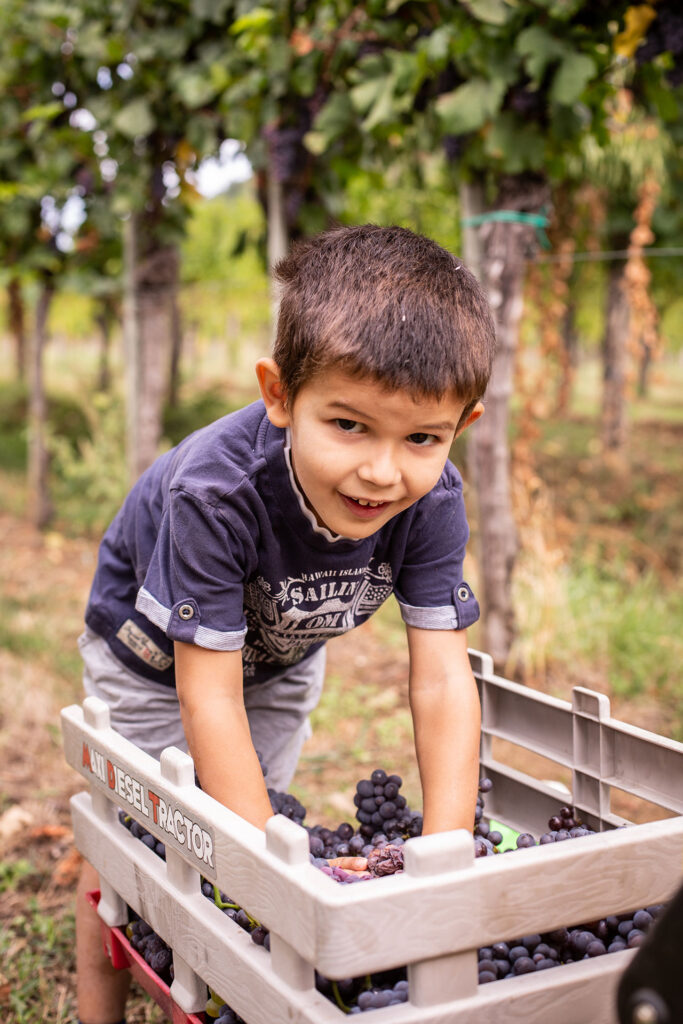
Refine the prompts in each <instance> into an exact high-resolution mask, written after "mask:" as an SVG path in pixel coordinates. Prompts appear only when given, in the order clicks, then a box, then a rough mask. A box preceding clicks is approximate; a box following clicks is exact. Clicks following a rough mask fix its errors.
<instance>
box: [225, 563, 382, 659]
mask: <svg viewBox="0 0 683 1024" xmlns="http://www.w3.org/2000/svg"><path fill="white" fill-rule="evenodd" d="M373 562H374V559H372V560H371V561H370V564H369V565H367V566H361V567H359V568H354V569H328V570H324V571H321V572H312V573H302V574H301V575H300V576H288V577H287V579H286V580H281V581H280V582H279V584H278V585H277V590H274V588H273V587H272V586H271V584H270V583H269V582H268V580H266V579H265V578H264V577H263V576H258V577H256V579H255V580H252V581H251V582H249V583H247V584H246V585H245V588H244V605H245V613H246V618H247V628H248V632H247V642H246V644H245V647H244V648H243V650H242V660H243V663H244V674H245V676H251V675H253V674H254V665H253V663H254V662H257V661H268V660H271V659H272V660H274V661H277V662H279V663H280V664H281V665H294V664H296V662H298V661H301V659H302V658H303V657H304V656H305V654H306V652H307V651H308V649H309V648H310V647H312V646H313V645H314V644H319V643H322V642H324V641H325V640H329V639H330V637H332V636H339V634H341V633H346V632H348V630H350V629H353V627H354V626H357V625H359V623H361V622H364V621H365V619H367V618H368V617H369V616H370V615H372V613H373V612H374V611H376V610H377V609H378V608H379V606H380V605H381V604H383V603H384V601H386V599H387V598H388V597H389V594H390V593H391V591H392V587H393V582H392V575H391V565H390V564H389V562H381V563H379V565H373ZM250 663H252V664H250Z"/></svg>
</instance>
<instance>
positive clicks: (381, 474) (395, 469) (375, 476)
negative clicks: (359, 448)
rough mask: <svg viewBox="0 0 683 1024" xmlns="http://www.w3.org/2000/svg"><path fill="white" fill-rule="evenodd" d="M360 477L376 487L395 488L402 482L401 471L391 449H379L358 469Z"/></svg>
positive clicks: (370, 454) (374, 450)
mask: <svg viewBox="0 0 683 1024" xmlns="http://www.w3.org/2000/svg"><path fill="white" fill-rule="evenodd" d="M358 476H359V478H360V479H361V480H363V481H365V482H366V483H370V484H372V485H373V486H375V487H393V486H395V485H396V484H398V483H400V482H401V469H400V467H399V465H398V462H397V461H396V459H395V457H394V455H393V453H392V452H391V450H390V449H389V448H386V447H381V448H380V447H377V448H375V449H373V451H372V452H371V453H369V455H368V456H367V458H366V459H365V460H364V462H363V463H362V465H361V466H359V467H358Z"/></svg>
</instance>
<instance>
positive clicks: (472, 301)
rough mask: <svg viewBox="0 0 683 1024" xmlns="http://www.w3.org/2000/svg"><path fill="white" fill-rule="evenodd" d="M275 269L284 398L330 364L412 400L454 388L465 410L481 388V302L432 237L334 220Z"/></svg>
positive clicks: (487, 354)
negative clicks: (338, 225)
mask: <svg viewBox="0 0 683 1024" xmlns="http://www.w3.org/2000/svg"><path fill="white" fill-rule="evenodd" d="M275 278H276V280H277V281H279V282H280V284H281V285H282V286H283V287H282V290H281V298H280V310H279V315H278V325H277V336H276V340H275V345H274V349H273V358H274V359H275V362H276V363H277V364H278V367H279V370H280V375H281V380H282V384H283V387H284V390H285V393H286V396H287V399H288V400H289V401H290V402H292V401H293V400H294V399H295V397H296V394H297V392H298V391H299V389H300V388H301V387H302V385H304V384H306V383H307V382H308V381H309V380H311V379H312V378H313V377H314V376H315V375H316V374H317V373H319V372H320V371H321V370H323V369H328V368H330V367H335V368H339V369H341V370H343V371H345V372H347V373H350V374H351V375H352V376H358V377H371V378H374V379H375V380H377V381H378V382H380V383H381V384H383V385H384V386H386V388H387V389H388V390H390V391H394V390H405V391H408V392H409V393H410V394H411V395H412V396H414V397H415V398H417V399H419V398H426V397H430V398H436V399H437V400H439V399H441V398H442V397H443V396H444V394H446V393H447V392H450V391H454V392H455V393H456V394H457V396H458V397H459V398H460V400H461V401H464V402H465V410H464V412H463V417H462V418H463V419H464V418H465V417H466V416H467V415H468V414H469V412H470V411H471V409H472V408H473V407H474V405H475V404H476V402H477V400H478V399H479V398H481V396H482V395H483V394H484V391H485V390H486V385H487V383H488V379H489V375H490V373H491V364H492V361H493V355H494V350H495V328H494V325H493V320H492V317H491V312H490V310H489V306H488V303H487V301H486V298H485V296H484V293H483V291H482V289H481V287H480V285H479V284H478V283H477V280H476V278H475V277H474V275H473V274H471V273H470V271H469V270H467V269H466V268H465V267H464V266H463V264H462V262H461V261H460V260H459V259H457V258H456V257H455V256H453V255H452V254H451V253H449V252H448V251H447V250H446V249H443V248H442V247H441V246H440V245H437V243H436V242H433V241H431V239H428V238H424V237H423V236H422V235H417V234H415V233H414V232H412V231H408V230H407V229H406V228H399V227H386V228H384V227H378V226H376V225H374V224H365V225H362V226H358V227H341V228H335V229H333V230H330V231H326V232H325V233H324V234H322V235H318V236H317V237H316V238H313V239H309V240H306V241H303V242H299V243H298V244H296V245H294V246H293V247H292V250H291V252H290V253H289V255H288V256H286V257H285V258H284V259H283V260H280V262H279V263H278V264H277V266H276V267H275Z"/></svg>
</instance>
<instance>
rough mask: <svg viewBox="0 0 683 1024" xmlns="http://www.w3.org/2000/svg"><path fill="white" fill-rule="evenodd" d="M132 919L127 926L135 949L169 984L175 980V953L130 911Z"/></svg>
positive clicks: (128, 935)
mask: <svg viewBox="0 0 683 1024" xmlns="http://www.w3.org/2000/svg"><path fill="white" fill-rule="evenodd" d="M130 916H131V917H132V920H131V921H130V923H129V924H128V925H127V927H126V937H127V938H128V941H129V942H130V944H131V946H132V947H133V949H134V950H136V951H137V952H138V953H140V954H141V955H142V956H143V957H144V960H145V963H146V964H148V965H149V967H151V968H152V970H153V971H154V972H155V974H158V975H159V977H160V978H161V979H162V981H164V982H165V983H166V984H167V985H170V984H171V982H172V981H173V953H172V952H171V947H170V946H168V945H167V944H166V943H165V942H164V940H163V939H162V938H161V936H160V935H157V933H156V932H155V931H154V930H153V928H152V927H151V926H150V925H148V924H147V922H146V921H143V920H142V919H141V918H139V917H138V916H137V915H136V914H134V912H133V911H132V910H131V911H130Z"/></svg>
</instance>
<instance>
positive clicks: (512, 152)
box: [484, 111, 545, 174]
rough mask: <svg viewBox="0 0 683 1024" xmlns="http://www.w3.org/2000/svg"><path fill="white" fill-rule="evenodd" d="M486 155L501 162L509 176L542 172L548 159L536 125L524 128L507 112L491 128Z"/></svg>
mask: <svg viewBox="0 0 683 1024" xmlns="http://www.w3.org/2000/svg"><path fill="white" fill-rule="evenodd" d="M484 152H485V153H486V154H487V155H488V156H490V157H493V159H494V160H500V162H501V164H502V166H503V169H504V170H505V171H506V172H507V173H508V174H521V173H522V172H523V171H528V170H540V169H541V168H542V167H543V162H544V158H545V143H544V140H543V136H542V135H541V132H540V131H539V129H538V128H537V127H536V125H534V124H524V123H523V122H521V121H520V120H519V118H518V117H516V116H515V115H514V114H512V113H510V112H508V111H505V112H504V113H502V114H501V115H500V116H499V117H498V118H496V120H495V122H494V123H493V125H492V126H491V131H490V132H488V133H487V135H486V140H485V142H484Z"/></svg>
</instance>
